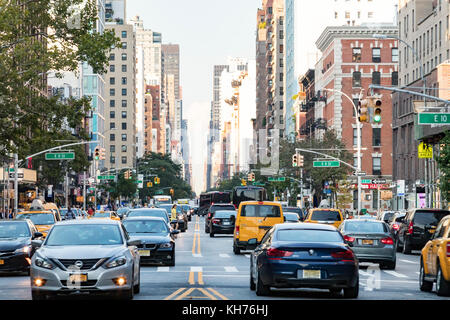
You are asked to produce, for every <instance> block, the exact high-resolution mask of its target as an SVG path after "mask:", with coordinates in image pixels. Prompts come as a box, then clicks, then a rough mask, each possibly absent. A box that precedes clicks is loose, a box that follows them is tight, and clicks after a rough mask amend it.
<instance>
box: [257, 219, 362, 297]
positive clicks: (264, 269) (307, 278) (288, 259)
mask: <svg viewBox="0 0 450 320" xmlns="http://www.w3.org/2000/svg"><path fill="white" fill-rule="evenodd" d="M358 267H359V266H358V259H357V258H356V257H355V255H354V253H353V251H352V250H351V249H350V248H349V246H348V245H347V244H346V243H345V241H344V239H343V238H342V235H341V234H340V233H339V232H338V231H337V229H336V228H335V227H333V226H327V225H321V224H303V223H284V224H277V225H275V226H273V227H272V229H270V230H269V231H268V232H267V233H266V234H265V236H264V237H263V239H262V240H261V244H260V245H259V246H258V247H256V249H255V250H254V251H253V252H252V255H251V257H250V289H251V290H256V294H257V295H258V296H264V295H269V294H270V288H271V287H275V288H319V289H329V290H330V291H331V292H332V293H335V294H337V293H340V292H341V291H342V289H343V290H344V297H345V298H356V297H358V292H359V272H358Z"/></svg>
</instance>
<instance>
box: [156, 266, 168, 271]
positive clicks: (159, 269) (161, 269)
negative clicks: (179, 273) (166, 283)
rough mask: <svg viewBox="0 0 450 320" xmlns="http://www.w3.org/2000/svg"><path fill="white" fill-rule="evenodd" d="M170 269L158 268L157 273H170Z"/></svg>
mask: <svg viewBox="0 0 450 320" xmlns="http://www.w3.org/2000/svg"><path fill="white" fill-rule="evenodd" d="M169 269H170V268H169V267H158V270H157V272H169Z"/></svg>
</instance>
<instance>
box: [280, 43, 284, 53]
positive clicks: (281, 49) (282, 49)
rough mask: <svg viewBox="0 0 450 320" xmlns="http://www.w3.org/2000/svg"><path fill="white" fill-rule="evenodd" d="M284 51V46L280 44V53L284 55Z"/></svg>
mask: <svg viewBox="0 0 450 320" xmlns="http://www.w3.org/2000/svg"><path fill="white" fill-rule="evenodd" d="M283 51H284V47H283V45H282V44H280V53H283Z"/></svg>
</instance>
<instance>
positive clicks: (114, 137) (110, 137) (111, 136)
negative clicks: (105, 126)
mask: <svg viewBox="0 0 450 320" xmlns="http://www.w3.org/2000/svg"><path fill="white" fill-rule="evenodd" d="M109 141H116V135H115V134H114V133H111V134H110V135H109Z"/></svg>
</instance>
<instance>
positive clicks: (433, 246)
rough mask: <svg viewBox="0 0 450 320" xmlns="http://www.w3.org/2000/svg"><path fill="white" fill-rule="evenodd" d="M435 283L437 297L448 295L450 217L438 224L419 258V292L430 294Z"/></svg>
mask: <svg viewBox="0 0 450 320" xmlns="http://www.w3.org/2000/svg"><path fill="white" fill-rule="evenodd" d="M433 283H436V292H437V294H438V295H439V296H448V295H450V215H448V216H445V217H444V218H442V219H441V221H440V222H439V224H438V226H437V228H436V232H435V233H434V234H433V235H432V236H431V239H430V240H429V241H428V242H427V244H426V245H425V247H424V248H423V249H422V252H421V256H420V276H419V284H420V290H421V291H426V292H430V291H431V290H432V289H433Z"/></svg>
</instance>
